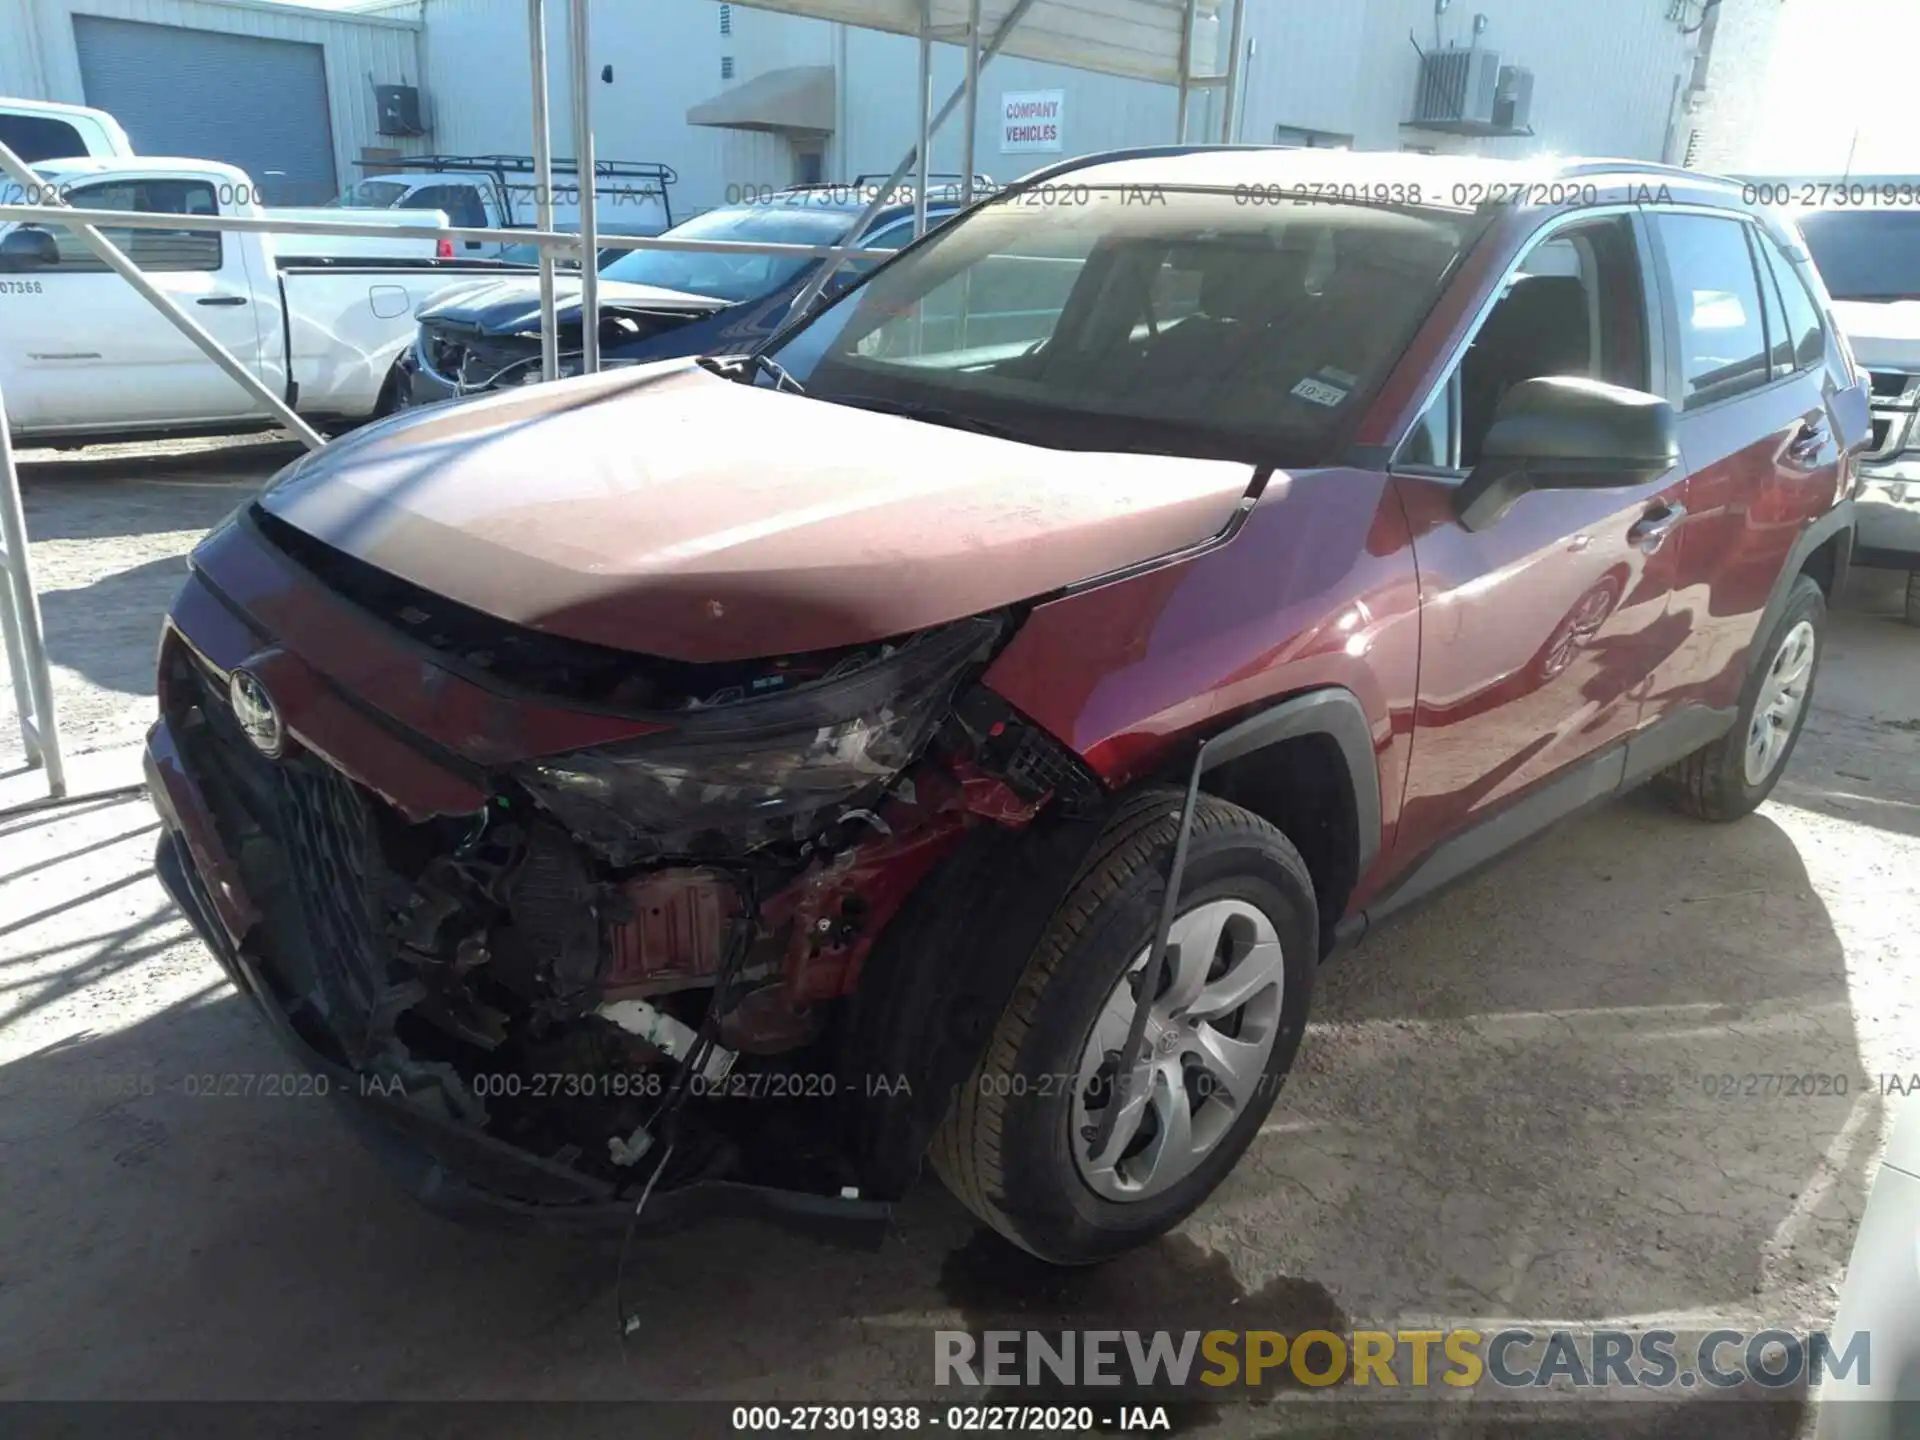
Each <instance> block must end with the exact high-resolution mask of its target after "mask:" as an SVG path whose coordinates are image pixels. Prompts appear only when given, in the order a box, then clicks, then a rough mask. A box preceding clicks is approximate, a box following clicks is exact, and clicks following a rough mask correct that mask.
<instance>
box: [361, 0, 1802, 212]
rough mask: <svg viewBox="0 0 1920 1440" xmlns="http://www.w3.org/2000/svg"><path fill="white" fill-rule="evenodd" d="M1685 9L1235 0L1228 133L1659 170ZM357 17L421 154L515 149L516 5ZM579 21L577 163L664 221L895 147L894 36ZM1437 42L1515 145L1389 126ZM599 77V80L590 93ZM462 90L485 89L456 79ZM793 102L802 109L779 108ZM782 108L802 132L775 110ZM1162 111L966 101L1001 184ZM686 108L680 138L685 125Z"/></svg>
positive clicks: (1104, 79)
mask: <svg viewBox="0 0 1920 1440" xmlns="http://www.w3.org/2000/svg"><path fill="white" fill-rule="evenodd" d="M1724 3H1725V4H1726V5H1727V6H1729V7H1733V6H1743V5H1765V4H1770V3H1775V0H1724ZM1699 8H1700V0H1608V3H1606V4H1596V3H1593V0H1472V3H1471V4H1465V5H1454V4H1448V5H1439V4H1436V0H1248V13H1247V24H1246V41H1247V48H1248V55H1247V63H1246V71H1245V73H1246V83H1245V86H1244V93H1243V98H1242V103H1241V105H1240V107H1239V109H1240V114H1239V115H1238V116H1237V117H1236V124H1235V130H1236V134H1237V138H1239V139H1242V140H1245V141H1248V142H1269V143H1270V142H1274V141H1279V142H1281V143H1292V144H1352V145H1355V146H1358V147H1362V148H1366V149H1383V148H1384V149H1399V148H1414V149H1431V150H1437V151H1443V152H1445V151H1459V150H1477V151H1484V152H1488V153H1493V154H1526V153H1536V152H1556V153H1581V154H1605V155H1624V156H1635V157H1640V158H1646V159H1663V158H1677V157H1675V156H1674V155H1673V154H1672V150H1673V143H1674V142H1673V139H1672V133H1673V128H1674V121H1675V107H1676V100H1677V97H1678V95H1679V94H1680V91H1681V88H1682V86H1683V84H1684V83H1685V81H1686V79H1687V78H1688V77H1689V76H1690V75H1691V72H1692V66H1693V54H1694V49H1695V45H1696V43H1697V41H1696V34H1694V33H1689V31H1690V30H1692V29H1693V27H1694V26H1695V24H1696V22H1697V19H1698V14H1699ZM379 9H380V10H381V13H385V14H391V15H406V16H410V17H415V18H418V19H420V20H421V21H422V22H423V35H422V61H423V65H424V72H423V73H424V75H425V81H424V85H425V89H426V92H427V96H428V103H429V106H430V109H431V112H432V115H433V121H434V134H433V137H432V138H433V144H434V146H435V148H438V149H442V150H448V151H480V150H509V151H524V150H525V149H527V147H528V133H529V104H528V99H527V96H526V93H525V90H526V87H525V84H524V83H523V82H522V81H521V80H520V77H519V75H518V74H517V73H514V72H515V70H516V68H517V66H518V64H519V60H520V57H521V55H522V54H523V53H524V46H525V36H526V21H525V14H526V10H525V6H524V4H523V3H521V0H396V3H394V4H391V5H386V6H381V7H379ZM554 9H555V10H556V12H560V11H562V10H563V9H564V7H563V6H560V5H558V4H556V5H555V7H554ZM592 24H593V54H592V56H591V61H592V69H593V71H594V74H595V76H596V81H595V86H594V101H593V103H594V114H595V127H594V128H595V133H596V136H597V140H598V147H599V153H600V154H601V155H602V156H607V157H613V158H621V159H657V160H665V161H667V162H668V163H670V164H672V165H674V166H675V167H677V168H678V169H679V171H680V173H681V177H682V180H681V185H680V187H679V189H678V191H677V192H676V195H675V204H676V212H677V213H688V212H690V211H692V210H695V209H700V208H704V207H707V206H711V205H715V204H720V203H723V202H725V201H727V200H729V199H731V198H734V197H736V196H739V195H744V194H751V193H754V192H755V191H757V190H763V189H766V188H770V187H776V186H780V185H785V184H790V183H792V182H794V181H795V180H798V179H802V178H807V177H809V176H812V175H816V174H819V175H823V176H824V177H826V178H829V179H844V178H848V177H851V176H853V175H856V174H859V173H862V172H871V171H876V170H877V171H885V170H889V169H891V168H892V166H893V164H894V162H895V161H896V160H898V159H899V157H900V154H901V152H902V151H903V150H904V149H905V148H906V147H907V145H908V144H910V143H911V141H912V138H913V114H914V110H913V90H914V84H915V66H916V58H915V56H916V51H915V45H914V42H913V41H912V40H911V39H909V38H906V37H903V36H897V35H887V34H880V33H877V32H874V31H869V30H860V29H854V28H851V27H847V26H843V25H836V24H831V23H828V22H825V21H819V20H810V19H801V18H796V17H793V16H789V15H784V14H778V13H773V12H769V11H766V10H759V9H755V8H753V7H751V6H749V5H746V4H720V3H715V0H646V3H644V4H634V3H631V0H595V3H594V8H593V16H592ZM1223 28H1224V27H1223ZM549 44H550V53H551V54H552V55H553V57H554V61H555V74H556V76H558V75H560V74H562V73H563V71H562V68H561V67H562V65H563V63H564V59H565V56H566V53H567V52H566V35H565V28H564V20H563V16H562V15H561V14H559V13H556V15H555V16H554V19H553V31H552V35H551V37H550V42H549ZM1449 47H1452V48H1455V49H1458V50H1461V51H1465V50H1467V49H1469V48H1471V49H1474V50H1478V51H1481V52H1487V51H1491V52H1496V53H1497V57H1498V58H1497V63H1493V64H1489V65H1487V66H1486V68H1485V69H1484V70H1476V71H1475V72H1474V73H1475V74H1476V75H1482V74H1484V76H1485V77H1486V79H1487V83H1488V85H1489V86H1491V85H1492V84H1493V82H1494V80H1495V79H1496V78H1504V75H1503V72H1502V69H1501V67H1513V69H1514V70H1515V71H1517V72H1524V73H1523V74H1522V75H1520V77H1519V78H1518V80H1517V81H1516V83H1517V84H1519V85H1521V86H1523V87H1525V88H1527V90H1528V94H1527V95H1525V96H1522V97H1521V115H1522V117H1523V118H1524V120H1525V122H1526V123H1525V124H1524V125H1509V126H1507V127H1506V128H1507V129H1508V130H1522V131H1524V130H1530V131H1531V133H1530V134H1528V133H1500V131H1501V126H1500V125H1498V124H1496V123H1493V122H1490V121H1487V120H1484V119H1482V120H1480V121H1479V122H1477V123H1475V122H1462V123H1453V124H1445V123H1441V124H1437V125H1434V126H1430V127H1427V128H1413V127H1409V126H1408V125H1406V124H1405V123H1403V122H1405V121H1406V120H1408V119H1409V117H1411V116H1413V115H1414V114H1415V108H1416V99H1417V95H1418V93H1419V88H1420V82H1421V72H1422V59H1421V54H1420V52H1421V51H1423V50H1424V51H1435V50H1441V51H1444V50H1446V49H1448V48H1449ZM1476 63H1478V62H1476ZM604 66H611V67H612V71H611V75H612V78H611V79H610V80H609V79H602V78H599V77H600V76H601V74H602V67H604ZM962 68H963V55H962V52H961V51H960V50H959V48H958V47H955V46H949V45H941V46H936V47H935V94H936V96H939V97H943V96H944V95H945V94H946V92H947V90H948V89H949V88H951V87H952V86H953V85H954V84H956V83H957V82H958V81H959V79H960V75H961V71H962ZM483 75H484V76H497V77H498V81H499V83H497V84H492V83H489V84H479V83H476V77H479V76H483ZM810 90H818V92H819V93H818V94H817V95H816V96H815V97H814V98H812V99H811V100H807V99H804V98H803V99H798V100H797V99H796V98H795V97H796V96H805V95H806V93H807V92H808V91H810ZM1023 99H1024V100H1026V101H1027V102H1028V103H1029V104H1031V103H1033V102H1034V101H1038V102H1039V103H1040V104H1042V105H1043V106H1046V105H1051V106H1053V107H1054V108H1053V114H1054V115H1056V116H1057V136H1056V138H1055V140H1054V142H1053V143H1052V144H1050V145H1047V146H1046V147H1045V148H1037V147H1034V146H1032V145H1030V144H1028V143H1026V142H1024V141H1019V140H1016V141H1014V142H1013V143H1011V144H1009V143H1007V142H1006V139H1005V130H1006V126H1005V123H1004V121H1003V114H1002V112H1003V108H1004V106H1005V105H1006V104H1008V103H1014V104H1019V103H1021V101H1022V100H1023ZM555 101H556V103H555V105H554V124H555V143H556V153H565V151H566V150H567V149H568V148H569V147H570V144H571V142H570V140H569V139H568V138H567V130H568V125H567V109H566V103H565V92H564V86H556V88H555ZM1217 103H1219V102H1218V99H1217V97H1216V96H1215V95H1211V94H1200V95H1196V101H1195V123H1194V132H1193V136H1194V138H1202V135H1203V133H1204V134H1205V135H1206V136H1209V137H1210V136H1211V135H1213V134H1217V133H1218V117H1217V112H1214V113H1209V111H1210V107H1211V106H1212V105H1215V104H1217ZM796 107H798V108H799V109H803V110H808V109H810V112H811V115H812V118H811V119H808V120H806V121H805V123H800V119H799V118H798V117H797V116H796V115H795V114H793V113H783V111H784V112H792V111H793V110H794V109H795V108H796ZM1174 111H1175V98H1174V92H1173V90H1172V89H1171V88H1170V87H1168V86H1163V85H1154V84H1150V83H1147V82H1143V81H1137V80H1127V79H1119V78H1114V77H1110V76H1101V75H1090V74H1086V73H1083V72H1079V71H1074V70H1070V69H1066V68H1064V67H1061V66H1057V65H1048V64H1041V63H1038V62H1035V61H1029V60H1022V59H1016V58H1005V57H1003V58H1001V59H999V60H996V61H994V62H993V63H992V64H991V66H990V67H989V68H988V69H987V71H986V72H985V76H984V80H983V84H982V100H981V113H980V125H979V131H978V134H977V137H976V147H977V149H976V159H977V163H978V164H979V165H980V167H981V168H982V169H984V170H986V171H988V172H989V173H992V174H993V175H995V177H996V178H1000V179H1006V178H1011V177H1013V176H1015V175H1019V174H1023V173H1025V172H1027V171H1029V170H1031V169H1033V168H1035V167H1036V166H1038V165H1041V164H1045V163H1047V162H1048V160H1049V159H1050V158H1051V157H1052V156H1053V155H1055V154H1063V155H1065V154H1074V153H1078V152H1083V151H1087V150H1095V149H1102V148H1107V147H1111V146H1117V145H1130V144H1157V143H1164V142H1165V141H1167V140H1169V139H1171V138H1172V133H1173V125H1174ZM690 113H691V114H692V115H693V116H694V117H695V120H696V121H697V122H700V123H689V115H690ZM1503 113H1504V112H1503ZM957 131H958V126H957V124H956V125H949V127H948V128H947V130H946V131H945V132H943V134H942V135H941V136H940V137H939V138H938V139H937V140H936V142H935V151H934V156H933V164H934V168H936V169H944V170H957V169H958V168H959V165H960V153H961V139H960V136H959V135H958V133H957ZM1682 143H1684V139H1683V141H1682Z"/></svg>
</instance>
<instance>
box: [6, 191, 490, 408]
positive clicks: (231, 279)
mask: <svg viewBox="0 0 1920 1440" xmlns="http://www.w3.org/2000/svg"><path fill="white" fill-rule="evenodd" d="M34 168H35V171H36V173H37V174H39V175H40V176H41V177H42V178H43V179H44V180H45V181H46V183H47V184H48V185H49V186H52V187H55V190H56V193H57V194H58V195H60V196H61V197H62V198H64V199H65V200H66V201H67V203H68V204H70V205H73V206H75V207H76V208H83V209H93V210H128V211H145V212H151V213H160V214H168V215H179V216H181V217H182V220H181V226H180V228H179V229H177V230H175V229H165V230H155V229H135V228H133V227H131V226H129V227H125V228H115V227H112V226H106V227H103V229H105V231H106V233H107V235H108V237H109V238H110V239H112V240H113V241H114V242H115V243H116V244H117V245H119V246H120V248H121V249H123V250H124V251H126V252H127V254H128V255H129V256H131V257H132V259H133V260H134V261H135V263H136V264H138V265H139V266H140V268H141V269H142V270H143V271H145V272H146V274H147V275H148V277H149V278H150V279H152V281H153V282H154V283H155V284H156V285H157V286H159V287H160V288H161V289H162V290H163V291H165V292H166V293H167V294H168V295H169V296H170V297H171V298H172V299H173V300H174V301H175V303H177V304H179V305H180V306H182V307H183V308H184V309H186V311H187V313H188V314H190V315H192V316H193V317H194V318H195V319H196V320H198V321H199V322H200V323H201V324H202V325H203V326H205V327H206V329H207V330H208V331H209V332H211V333H212V334H213V336H214V337H215V338H216V339H217V340H219V341H220V343H221V344H222V345H224V346H225V347H226V348H227V349H228V350H229V351H231V352H232V353H233V354H234V355H235V356H236V357H238V358H239V359H240V361H241V362H242V363H243V364H245V365H247V366H248V367H250V368H251V369H252V370H253V371H254V373H255V374H257V375H258V376H259V377H260V378H261V379H262V380H263V381H265V382H266V383H267V384H268V385H270V386H271V387H273V388H274V389H275V390H276V391H280V392H282V393H284V394H285V395H286V397H287V399H288V400H289V402H290V403H291V404H292V405H293V406H294V408H295V409H296V410H298V411H299V412H300V413H301V414H302V415H304V416H307V417H309V418H310V419H311V420H312V421H313V422H314V423H315V424H318V425H337V424H341V423H352V422H356V421H360V420H365V419H369V418H371V417H373V416H375V415H377V414H380V413H383V412H384V411H385V410H386V409H387V408H388V407H389V406H391V405H392V403H393V401H394V397H395V394H396V392H397V381H396V379H395V361H396V360H397V359H398V358H399V356H400V354H401V353H402V352H403V351H404V350H405V349H406V348H407V347H408V345H409V344H410V343H411V342H412V340H413V336H414V312H415V310H417V309H418V308H419V307H420V306H422V305H424V304H426V303H427V302H429V301H431V300H435V299H439V298H442V297H444V296H446V295H448V294H450V293H451V292H452V291H453V290H455V289H456V288H458V287H459V286H462V285H467V284H474V283H477V282H479V281H482V280H484V279H488V278H498V277H499V276H500V275H501V274H503V273H525V271H524V269H523V268H522V267H517V266H509V265H505V264H502V263H501V262H498V261H487V260H459V261H443V260H431V259H429V260H418V261H380V262H377V263H370V264H364V263H357V262H356V261H354V260H352V259H350V258H344V257H341V256H338V255H336V257H335V258H332V259H329V260H325V261H320V260H313V261H304V260H294V261H288V260H284V259H282V258H281V257H280V256H279V254H278V252H277V251H276V248H275V244H274V237H273V236H271V235H267V234H251V233H248V234H242V233H237V232H236V233H227V234H222V233H221V232H219V231H214V230H195V229H193V228H191V220H190V217H192V216H195V215H216V214H217V215H245V216H259V215H260V214H261V213H262V212H261V210H260V208H259V207H258V205H256V204H255V203H254V202H253V199H252V196H253V187H252V184H251V182H249V181H248V179H247V176H246V174H245V172H243V171H241V170H238V169H236V168H234V167H233V166H231V165H222V164H220V163H218V162H216V161H211V160H177V159H159V158H153V157H148V156H141V157H113V156H109V157H99V158H86V159H71V160H54V161H47V162H44V163H42V164H40V165H38V166H36V167H34ZM14 188H15V189H17V188H18V187H14ZM6 189H7V187H6V186H5V185H0V194H5V192H6ZM9 198H11V199H13V200H14V201H15V203H18V200H19V198H20V197H18V196H17V195H16V196H11V197H9ZM335 214H336V215H338V214H339V212H335ZM343 218H344V217H343ZM349 243H350V242H346V241H336V242H335V244H336V245H338V246H341V247H342V248H344V247H345V246H346V245H348V244H349ZM0 393H4V395H5V397H6V409H7V418H8V420H9V421H10V422H11V424H12V426H13V431H14V435H15V437H16V438H17V439H20V440H24V441H28V442H32V443H40V444H87V443H93V442H96V441H101V440H106V439H124V438H130V437H139V436H147V435H156V434H190V433H207V432H219V431H232V430H242V429H252V428H259V427H262V426H265V425H269V424H271V423H272V421H271V419H270V418H269V416H268V415H267V414H266V413H265V412H264V411H263V410H262V409H261V407H260V406H259V404H258V402H257V401H256V400H255V399H254V397H253V396H252V395H250V394H249V393H247V392H246V391H245V390H243V389H241V387H240V386H239V385H237V384H235V383H234V381H233V379H232V378H231V377H230V376H228V375H227V374H225V373H224V372H222V371H221V370H220V369H219V368H218V367H217V366H216V365H215V364H214V363H213V362H212V361H211V360H209V359H208V358H207V357H206V355H205V354H204V353H202V351H201V350H200V349H199V348H198V347H197V346H196V345H194V344H193V342H191V341H190V340H188V339H187V338H186V336H184V335H182V334H181V333H180V331H179V330H177V329H176V328H175V327H174V326H173V325H172V324H171V323H170V322H169V321H168V320H167V318H166V317H165V316H164V315H162V314H160V313H159V311H157V310H156V309H155V308H154V307H153V306H151V305H150V304H148V303H147V301H146V300H145V299H143V298H142V297H141V296H140V295H138V294H137V293H135V291H134V290H133V288H132V287H131V286H130V285H128V284H127V283H126V281H124V280H122V279H121V278H120V277H119V276H118V275H116V274H114V273H113V272H112V271H111V270H109V269H107V267H106V266H105V265H104V264H103V263H102V262H101V261H100V260H99V259H98V258H97V257H96V256H95V255H94V254H93V252H92V251H91V250H89V249H88V248H87V247H86V246H85V245H84V244H83V243H82V242H81V241H80V239H79V237H78V236H76V235H74V234H73V233H72V232H71V231H69V230H67V229H65V228H63V227H60V226H58V225H54V224H50V223H49V224H40V223H25V222H23V223H13V224H7V223H0Z"/></svg>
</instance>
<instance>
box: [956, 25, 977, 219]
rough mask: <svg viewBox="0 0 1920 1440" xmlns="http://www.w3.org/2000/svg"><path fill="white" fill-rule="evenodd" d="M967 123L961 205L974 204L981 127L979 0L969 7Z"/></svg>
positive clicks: (961, 163) (963, 154)
mask: <svg viewBox="0 0 1920 1440" xmlns="http://www.w3.org/2000/svg"><path fill="white" fill-rule="evenodd" d="M966 108H967V124H966V129H965V130H964V131H963V132H962V141H961V150H960V155H961V159H960V203H961V204H962V205H971V204H973V162H974V153H973V145H974V138H975V136H974V132H975V131H977V130H978V129H979V128H980V0H968V4H967V107H966Z"/></svg>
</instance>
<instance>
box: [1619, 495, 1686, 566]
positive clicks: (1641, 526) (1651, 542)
mask: <svg viewBox="0 0 1920 1440" xmlns="http://www.w3.org/2000/svg"><path fill="white" fill-rule="evenodd" d="M1686 518H1687V507H1686V506H1684V505H1669V504H1667V503H1666V502H1665V501H1662V500H1656V501H1655V502H1654V503H1653V504H1652V505H1650V506H1648V507H1647V513H1646V514H1644V515H1642V516H1641V517H1640V518H1639V519H1638V520H1636V521H1635V522H1634V525H1633V528H1632V529H1631V530H1629V531H1627V540H1628V541H1629V542H1630V543H1632V544H1634V545H1638V546H1639V547H1640V549H1641V550H1642V551H1643V552H1645V553H1646V554H1648V555H1651V554H1653V552H1654V551H1656V550H1658V549H1659V548H1660V547H1661V546H1662V545H1664V544H1666V543H1667V537H1668V536H1669V535H1671V534H1672V533H1673V532H1674V531H1675V530H1677V529H1679V528H1680V522H1681V521H1682V520H1684V519H1686Z"/></svg>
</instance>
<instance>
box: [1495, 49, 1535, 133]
mask: <svg viewBox="0 0 1920 1440" xmlns="http://www.w3.org/2000/svg"><path fill="white" fill-rule="evenodd" d="M1532 118H1533V71H1531V70H1529V69H1527V68H1526V67H1525V66H1524V65H1502V66H1501V67H1500V83H1499V84H1498V85H1497V86H1495V87H1494V92H1493V123H1494V125H1495V126H1496V127H1497V128H1499V129H1501V130H1514V131H1522V130H1525V129H1526V128H1527V123H1528V121H1529V120H1531V119H1532Z"/></svg>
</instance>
